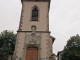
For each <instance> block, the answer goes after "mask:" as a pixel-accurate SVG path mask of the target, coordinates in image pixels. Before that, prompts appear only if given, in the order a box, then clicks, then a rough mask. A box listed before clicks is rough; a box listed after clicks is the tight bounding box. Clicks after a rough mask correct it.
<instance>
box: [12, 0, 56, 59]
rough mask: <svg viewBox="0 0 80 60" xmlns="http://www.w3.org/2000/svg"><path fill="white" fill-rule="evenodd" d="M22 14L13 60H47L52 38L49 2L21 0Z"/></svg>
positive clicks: (50, 52) (50, 51)
mask: <svg viewBox="0 0 80 60" xmlns="http://www.w3.org/2000/svg"><path fill="white" fill-rule="evenodd" d="M21 2H22V13H21V20H20V26H19V30H18V31H17V39H16V45H15V51H14V56H13V58H14V60H43V59H45V60H49V58H50V57H51V54H52V44H53V42H54V40H55V39H54V37H52V36H50V32H49V7H50V0H21Z"/></svg>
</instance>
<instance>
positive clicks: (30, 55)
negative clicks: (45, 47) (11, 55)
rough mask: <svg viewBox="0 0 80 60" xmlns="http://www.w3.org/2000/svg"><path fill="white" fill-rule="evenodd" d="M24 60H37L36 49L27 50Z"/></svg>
mask: <svg viewBox="0 0 80 60" xmlns="http://www.w3.org/2000/svg"><path fill="white" fill-rule="evenodd" d="M26 60H38V48H36V47H29V48H27V50H26Z"/></svg>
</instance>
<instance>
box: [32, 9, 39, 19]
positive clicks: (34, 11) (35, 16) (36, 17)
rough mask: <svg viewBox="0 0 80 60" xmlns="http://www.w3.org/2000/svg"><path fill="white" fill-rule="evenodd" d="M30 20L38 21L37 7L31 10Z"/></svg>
mask: <svg viewBox="0 0 80 60" xmlns="http://www.w3.org/2000/svg"><path fill="white" fill-rule="evenodd" d="M32 21H38V10H37V8H34V9H33V10H32Z"/></svg>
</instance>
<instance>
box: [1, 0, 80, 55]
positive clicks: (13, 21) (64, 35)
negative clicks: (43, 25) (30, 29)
mask: <svg viewBox="0 0 80 60" xmlns="http://www.w3.org/2000/svg"><path fill="white" fill-rule="evenodd" d="M21 7H22V5H21V1H20V0H0V32H2V31H3V30H10V31H14V33H17V32H16V31H17V30H18V28H19V21H20V14H21ZM49 28H50V31H51V35H52V36H53V37H55V38H56V40H55V42H54V44H53V52H54V53H55V54H57V52H58V51H61V50H63V48H64V46H65V45H66V42H67V40H68V39H69V38H70V37H71V36H74V35H76V34H79V35H80V0H51V5H50V12H49Z"/></svg>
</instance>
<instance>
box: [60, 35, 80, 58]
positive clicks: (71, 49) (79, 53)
mask: <svg viewBox="0 0 80 60" xmlns="http://www.w3.org/2000/svg"><path fill="white" fill-rule="evenodd" d="M61 59H62V60H80V36H79V35H78V34H77V35H76V36H73V37H71V38H70V39H69V40H68V41H67V45H66V46H65V47H64V50H63V54H62V58H61Z"/></svg>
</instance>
